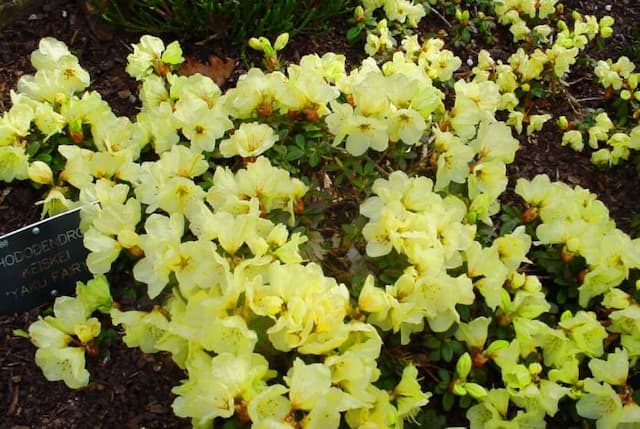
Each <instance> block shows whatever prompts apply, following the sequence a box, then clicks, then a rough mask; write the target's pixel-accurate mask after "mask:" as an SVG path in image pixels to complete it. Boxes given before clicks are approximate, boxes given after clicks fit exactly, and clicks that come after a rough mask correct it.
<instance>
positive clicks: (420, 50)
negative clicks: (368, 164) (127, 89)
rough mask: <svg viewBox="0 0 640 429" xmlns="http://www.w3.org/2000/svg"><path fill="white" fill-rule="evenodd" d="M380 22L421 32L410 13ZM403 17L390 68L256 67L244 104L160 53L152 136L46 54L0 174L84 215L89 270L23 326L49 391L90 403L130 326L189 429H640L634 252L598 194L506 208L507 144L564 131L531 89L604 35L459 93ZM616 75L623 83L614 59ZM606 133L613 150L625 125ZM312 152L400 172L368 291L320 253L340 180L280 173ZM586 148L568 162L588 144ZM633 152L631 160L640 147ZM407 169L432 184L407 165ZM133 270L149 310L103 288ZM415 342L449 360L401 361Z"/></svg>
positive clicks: (134, 60)
mask: <svg viewBox="0 0 640 429" xmlns="http://www.w3.org/2000/svg"><path fill="white" fill-rule="evenodd" d="M431 3H434V4H435V2H431ZM507 3H508V2H507ZM507 3H505V4H504V5H502V4H501V5H499V6H496V13H497V14H498V16H499V17H500V21H501V22H503V23H505V24H507V25H509V26H510V27H509V28H510V30H511V32H512V33H513V35H514V38H516V39H517V40H519V38H520V37H521V36H522V35H523V34H524V33H529V32H530V31H537V32H538V33H539V34H540V36H545V35H549V34H551V33H549V29H547V28H544V27H536V28H535V29H530V28H529V27H527V25H528V24H526V20H528V19H537V20H542V19H547V18H548V17H549V16H550V15H551V14H553V13H554V12H553V11H554V10H555V7H556V6H555V2H519V3H518V2H516V3H518V4H515V3H513V2H511V3H513V4H511V5H510V6H509V5H508V4H507ZM534 3H535V4H534ZM364 6H365V8H364V9H363V11H364V12H363V13H369V14H371V13H373V11H376V10H384V11H385V13H386V14H387V16H388V19H389V20H391V21H397V22H403V21H404V22H407V23H408V24H409V25H413V24H414V23H415V22H416V21H417V20H419V19H420V18H421V13H420V12H419V10H418V9H417V8H415V4H413V3H412V2H406V1H396V2H394V1H385V2H365V5H364ZM383 22H384V21H382V22H381V23H380V24H378V26H377V27H376V28H377V35H376V34H374V35H371V36H370V37H368V38H367V50H368V52H369V53H370V54H372V55H380V56H377V57H373V56H372V57H369V58H367V59H365V60H364V61H363V62H362V63H361V64H359V65H358V66H357V67H355V68H353V69H352V70H347V68H346V65H345V62H346V59H345V58H344V56H341V55H336V54H333V53H328V54H325V55H323V56H318V55H307V56H304V57H303V58H301V59H300V62H299V64H289V65H288V66H287V67H286V68H284V69H283V70H282V71H271V72H264V71H262V70H260V69H257V68H252V69H251V70H249V71H248V72H247V73H246V74H244V75H242V76H240V77H239V79H238V81H237V83H236V84H235V86H233V87H232V88H229V89H228V90H226V91H224V92H223V91H222V90H221V89H220V88H219V87H218V86H217V85H216V84H215V83H214V82H213V81H212V80H211V79H209V78H207V77H204V76H201V75H198V74H196V75H193V76H189V77H185V76H180V75H178V74H177V72H176V69H177V67H178V66H179V65H180V63H181V62H182V61H183V57H182V51H181V48H180V46H179V44H177V43H175V42H174V43H171V44H168V45H165V44H164V43H163V42H162V41H160V40H159V39H157V38H154V37H152V36H143V37H142V38H141V40H140V43H138V44H136V45H134V49H133V52H132V53H131V55H130V56H129V58H128V61H129V62H128V66H127V71H128V72H129V74H130V75H131V76H132V77H133V78H135V79H137V80H138V81H139V82H140V93H139V99H140V102H141V106H140V110H139V112H138V114H137V115H136V117H135V118H132V119H129V118H123V117H117V116H116V115H115V114H113V112H112V111H111V109H110V107H109V106H108V104H107V103H106V102H104V101H103V100H102V99H101V97H100V95H99V94H98V93H96V92H93V91H86V87H87V85H88V83H89V76H88V74H86V72H85V71H84V70H83V69H82V68H81V67H80V66H79V65H78V61H77V59H76V58H75V57H74V56H73V55H71V53H70V52H69V50H68V49H67V47H66V46H65V45H64V44H62V43H61V42H59V41H57V40H54V39H43V40H42V41H41V43H40V47H39V49H38V50H37V51H36V52H35V53H34V54H33V57H32V61H33V64H34V67H36V70H37V71H36V73H35V74H34V75H32V76H30V75H28V76H24V77H23V78H22V79H21V81H20V83H19V85H18V92H12V101H13V106H12V107H11V109H10V110H9V111H7V112H5V114H4V115H3V117H2V119H1V121H0V164H1V165H2V166H3V168H2V173H1V174H2V176H1V177H0V178H1V179H2V180H5V181H11V180H15V179H18V180H22V179H27V178H29V179H30V180H31V181H33V182H34V183H37V184H38V185H39V186H40V187H41V189H43V190H44V192H45V193H44V197H43V201H42V205H43V216H44V215H47V214H55V213H59V212H62V211H64V210H66V209H68V208H72V207H78V206H80V207H82V210H81V229H82V231H83V234H84V244H85V247H86V248H87V249H88V250H89V255H88V258H87V266H88V267H89V270H90V271H91V272H92V273H93V275H94V279H92V280H90V281H88V282H87V283H86V284H83V283H79V284H78V285H77V289H76V296H75V297H59V298H57V300H56V302H55V304H54V306H53V314H52V315H50V316H46V317H44V318H41V319H39V320H37V321H36V322H34V323H33V324H32V325H31V327H30V329H29V334H30V337H31V341H32V342H33V344H34V345H35V346H36V347H37V351H36V363H37V365H38V366H39V367H40V368H41V369H42V371H43V373H44V375H45V377H47V378H48V379H50V380H62V381H64V382H65V383H66V384H67V385H68V386H69V387H71V388H81V387H83V386H86V385H87V384H88V383H90V374H89V373H88V372H87V370H86V369H85V359H86V356H87V355H89V356H91V355H92V354H94V352H95V347H96V345H97V343H98V339H99V338H100V335H101V332H102V331H103V325H102V324H101V321H105V320H106V318H110V321H111V323H112V324H113V325H115V326H117V327H118V329H120V330H121V332H122V341H123V342H124V343H125V344H127V345H128V346H129V347H138V348H140V349H141V350H142V351H143V352H145V353H159V352H163V353H168V354H170V356H171V358H172V359H173V361H174V362H175V364H176V365H177V366H178V367H180V368H181V369H183V370H184V376H185V378H184V379H183V380H182V381H181V383H180V385H179V386H175V387H174V388H173V393H175V395H176V398H175V401H174V403H173V409H174V412H175V413H176V415H178V416H182V417H185V418H189V419H191V422H192V424H193V426H194V427H198V428H209V427H214V426H215V425H216V424H219V423H220V422H221V421H230V422H233V424H239V425H240V424H243V425H249V424H251V427H255V428H287V427H304V428H313V427H321V428H338V427H344V426H349V427H354V428H359V427H397V428H401V427H403V426H404V425H405V424H414V422H419V424H425V420H424V419H427V420H428V419H429V417H424V416H428V414H427V413H428V412H429V411H430V410H434V409H438V410H439V409H445V410H447V411H448V410H450V409H451V407H453V406H454V404H455V403H456V401H457V404H458V405H459V408H456V410H458V411H463V410H465V409H466V411H464V412H461V413H459V415H460V416H462V415H463V414H464V415H465V416H466V419H467V421H468V424H469V425H470V427H472V428H485V427H507V426H508V427H514V428H518V427H540V428H542V427H545V426H546V424H547V422H549V421H552V419H554V418H558V417H559V416H561V415H562V413H563V412H564V410H566V409H571V410H573V412H574V413H575V415H576V416H579V417H581V418H585V419H590V420H594V421H595V422H596V423H595V424H596V426H597V427H603V428H609V427H611V428H613V427H618V425H621V426H623V427H624V425H627V424H628V425H632V424H637V422H638V420H639V418H638V413H639V411H638V409H639V408H638V405H637V403H636V401H635V399H634V393H635V390H634V389H635V386H633V381H632V378H633V377H634V376H637V372H636V371H635V369H634V364H635V362H636V360H637V358H638V356H640V346H639V345H640V338H638V335H640V334H639V332H640V329H638V328H639V327H640V310H639V308H640V306H639V304H638V296H637V293H636V289H637V287H636V282H637V279H638V269H640V242H638V240H637V239H632V238H630V237H629V236H628V235H627V234H625V233H623V232H622V231H621V230H619V229H617V228H616V225H615V223H614V222H613V220H611V218H610V217H609V213H608V210H607V209H606V207H605V206H604V204H603V203H602V202H600V201H599V200H598V199H597V198H596V196H595V195H594V194H592V193H590V192H589V191H588V190H586V189H583V188H580V187H575V188H572V187H570V186H568V185H566V184H563V183H560V182H553V181H551V180H550V179H549V178H548V177H547V176H544V175H540V176H536V177H534V178H532V179H530V180H525V179H518V180H517V183H516V186H515V193H516V195H517V196H519V198H520V199H521V201H520V204H521V205H522V210H521V213H519V212H518V216H515V217H513V218H512V219H509V213H513V210H515V209H511V210H512V211H511V212H510V211H509V210H507V208H505V207H504V206H502V205H501V203H500V198H501V197H502V196H503V194H504V192H505V190H506V189H507V184H508V178H507V175H506V171H507V165H508V164H510V163H512V162H513V161H514V158H515V155H516V152H517V150H518V149H519V147H520V143H519V141H518V140H517V139H516V138H515V137H514V136H513V131H515V132H516V133H523V132H524V133H526V134H527V135H533V134H534V133H536V132H537V131H539V130H540V129H541V127H543V126H544V125H545V124H546V123H547V122H548V121H549V120H550V119H551V115H550V114H548V113H544V112H538V113H532V114H529V113H528V112H527V113H526V115H525V112H523V111H521V110H519V109H520V105H521V100H520V98H519V97H521V96H522V94H523V93H526V92H527V91H525V90H524V89H525V88H526V85H529V86H530V85H532V84H533V85H535V84H536V83H539V82H547V81H548V79H556V78H558V79H560V78H562V76H564V75H565V74H566V72H567V70H568V69H569V67H570V66H571V65H572V64H573V61H574V59H575V57H576V55H577V54H578V52H579V51H580V50H581V49H583V48H584V46H585V45H586V43H587V42H588V41H589V40H591V39H593V38H595V37H596V35H597V33H598V32H604V33H606V28H608V27H607V22H605V21H604V20H601V21H600V22H598V21H597V20H595V18H591V17H582V16H576V17H575V19H574V27H573V29H572V30H570V29H569V27H568V26H567V25H566V24H565V25H559V26H558V32H557V38H556V39H555V42H552V41H551V38H549V39H548V43H549V44H550V46H549V47H548V48H545V49H542V48H536V49H534V50H530V51H525V50H518V51H517V52H516V53H514V54H513V55H512V56H511V57H510V58H509V60H508V61H507V62H501V61H494V60H493V59H492V58H491V56H490V55H489V53H488V52H486V51H482V52H480V53H479V55H478V61H477V66H476V67H475V68H473V70H472V71H471V72H470V73H469V74H467V75H466V76H465V77H464V78H463V77H459V75H457V74H456V71H457V70H458V69H459V68H460V67H461V64H462V61H461V60H460V59H459V58H457V57H456V56H455V55H454V54H453V53H452V52H451V51H449V50H447V49H445V45H444V43H442V41H441V40H439V39H436V38H431V39H427V40H425V41H423V42H422V43H420V42H418V39H417V37H415V36H408V37H405V38H404V39H403V40H395V39H394V38H393V35H392V34H391V33H390V32H388V28H387V27H386V24H384V23H383ZM376 37H377V39H376ZM384 46H387V47H389V46H394V52H393V53H392V54H391V55H387V54H384V55H383V54H382V52H379V51H383V50H384ZM599 67H600V68H599V74H600V76H601V79H603V80H604V79H608V80H607V82H610V83H609V84H610V85H612V86H613V85H616V82H617V80H616V78H615V76H612V75H611V76H609V74H607V73H606V68H607V67H613V63H611V64H608V63H607V64H602V65H600V66H599ZM617 68H618V69H620V70H619V71H618V72H619V73H623V75H621V76H624V78H625V79H628V78H629V77H630V76H631V74H630V73H631V71H630V67H629V66H625V63H624V62H621V63H619V64H618V66H617ZM550 76H555V77H554V78H552V77H550ZM607 76H608V77H607ZM545 79H547V80H545ZM448 96H450V97H451V99H450V100H448V99H447V97H448ZM447 106H449V107H447ZM503 113H504V115H503ZM501 115H502V116H501ZM499 117H503V118H504V119H505V121H502V120H499V119H498V118H499ZM598 118H599V119H598V120H597V121H596V122H595V124H594V126H593V127H592V128H593V130H591V129H590V130H589V131H587V133H588V134H589V139H590V143H589V144H590V145H591V146H593V147H594V148H595V146H597V145H598V144H600V143H601V142H603V141H605V140H606V139H607V138H608V137H607V136H608V133H610V131H612V129H613V128H612V127H611V124H610V120H609V119H608V117H605V116H599V117H598ZM294 131H295V133H297V132H300V133H301V134H302V135H304V134H305V133H307V134H309V135H313V138H310V139H309V141H310V142H311V143H310V144H311V145H316V146H315V147H314V148H315V149H318V150H319V151H320V152H321V153H322V154H323V156H321V157H320V158H319V159H317V160H316V161H317V164H319V166H320V168H326V169H327V171H329V172H335V171H336V170H335V168H336V167H335V165H336V164H337V165H338V166H339V167H337V168H344V169H348V168H349V167H348V165H350V164H348V163H349V162H354V161H353V160H361V159H367V158H370V157H371V156H376V155H380V156H387V158H380V159H381V160H383V159H384V161H381V162H380V164H377V167H378V169H377V170H376V169H375V168H373V172H374V174H376V173H379V176H380V177H377V178H376V179H375V180H371V181H370V182H367V181H366V180H363V181H360V182H359V181H357V180H355V179H354V180H353V182H352V184H353V186H354V189H355V191H354V193H355V194H358V195H359V196H360V197H361V199H360V200H359V201H358V202H359V210H358V211H359V217H358V219H357V220H353V219H348V220H347V221H348V222H351V221H353V223H354V225H347V226H349V227H351V229H352V230H355V231H356V234H355V236H356V238H355V239H353V243H349V245H350V246H351V248H349V249H348V251H346V253H347V255H348V259H350V262H351V263H352V265H353V266H352V267H351V268H350V269H351V271H350V272H349V274H350V275H349V276H348V277H339V278H338V277H333V276H331V275H330V274H329V271H328V270H327V269H326V268H327V265H326V261H323V258H322V257H313V256H312V255H314V253H313V250H314V249H315V250H317V248H318V247H321V246H319V245H318V242H317V241H318V236H320V237H322V235H320V234H319V233H318V231H314V230H313V227H316V226H317V225H318V223H317V221H316V223H314V222H310V221H309V220H308V219H309V217H308V213H307V212H306V211H305V205H306V203H307V202H317V201H316V200H313V198H314V197H313V195H314V194H317V193H320V192H322V191H324V190H326V189H328V188H331V185H332V179H334V178H335V176H334V177H330V175H329V174H325V176H324V177H323V182H322V183H320V182H319V181H318V180H317V179H316V178H315V176H314V177H311V178H310V177H306V176H304V177H303V175H301V177H295V176H294V175H292V173H291V172H292V171H294V170H296V169H295V168H291V167H292V165H294V164H292V163H288V162H289V161H295V160H297V159H302V161H300V162H299V163H298V164H295V167H296V168H297V170H298V171H300V170H304V169H303V167H304V165H303V164H304V162H305V158H304V157H303V156H302V155H301V156H299V157H297V158H296V157H292V158H293V159H287V160H286V161H287V162H283V161H282V158H281V157H279V155H280V154H282V153H283V152H282V150H283V148H284V149H286V150H288V149H289V148H290V147H291V146H292V145H297V144H298V141H299V140H300V139H299V138H298V139H297V140H296V137H295V133H294ZM298 135H300V134H298ZM578 137H580V138H581V137H582V136H577V135H570V136H569V137H567V136H566V135H565V137H564V138H563V142H565V143H567V144H571V145H572V146H575V147H576V148H577V147H579V146H580V144H582V141H581V140H580V141H578ZM635 137H637V136H636V135H635V134H633V133H632V134H630V137H629V139H628V141H627V140H625V138H623V137H622V136H618V137H616V139H617V140H616V141H619V142H621V143H620V145H618V146H621V147H622V146H624V147H627V148H628V149H634V144H635V143H634V142H635V140H634V139H635ZM611 138H613V137H611ZM565 139H566V141H565ZM625 141H627V143H629V144H626V143H624V142H625ZM623 143H624V144H623ZM305 144H306V141H305ZM625 145H626V146H625ZM296 147H299V146H296ZM305 147H307V148H309V147H313V146H305ZM623 152H624V151H623ZM625 153H626V152H625ZM389 154H395V155H389ZM398 154H411V156H413V157H414V159H415V160H416V161H415V162H416V163H415V164H411V165H410V166H409V167H407V168H400V165H401V163H400V162H397V163H396V161H398V159H394V158H393V156H398V158H400V156H401V155H398ZM296 156H297V155H296ZM407 159H408V158H407ZM404 160H405V161H406V159H404ZM330 165H331V168H334V170H330V169H329V166H330ZM351 165H354V164H351ZM405 166H406V163H405ZM415 166H418V167H416V168H413V167H415ZM314 167H315V165H314ZM304 171H307V170H304ZM347 173H348V174H351V175H352V176H354V177H355V178H356V179H358V178H359V177H357V176H358V174H362V171H355V170H354V171H348V172H347ZM363 183H364V184H365V185H361V184H363ZM369 183H370V186H369ZM358 184H360V185H358ZM358 186H360V187H358ZM333 191H334V192H337V191H336V190H335V189H334V190H333ZM332 197H333V198H338V197H339V196H338V195H337V194H335V195H332ZM360 221H362V222H361V224H360V227H358V226H357V225H359V224H358V222H360ZM347 226H343V229H344V230H349V228H347ZM322 241H324V237H322ZM328 241H329V240H328ZM354 243H355V244H354ZM320 254H321V255H322V252H320ZM356 265H357V267H356ZM356 268H357V271H356ZM123 269H124V270H127V271H128V272H130V275H131V276H132V281H135V284H136V286H137V287H139V288H140V291H139V293H140V294H146V297H145V300H149V301H150V302H151V303H152V306H149V307H146V310H145V309H142V308H126V307H125V306H123V305H121V304H119V303H117V302H113V298H112V293H113V295H114V296H116V294H115V293H114V292H116V291H117V287H118V285H116V284H113V285H111V287H110V286H109V283H108V281H107V278H108V277H109V275H110V274H111V273H113V272H114V271H116V272H119V270H123ZM558 273H560V274H561V275H559V274H558ZM554 276H556V277H557V278H554ZM560 298H562V299H560ZM434 342H435V344H436V346H434V347H432V346H430V344H434ZM415 344H418V345H420V347H423V346H422V345H421V344H424V347H423V348H431V349H433V350H432V353H431V354H429V358H427V360H428V359H431V361H428V362H427V363H425V362H424V361H420V360H418V359H414V358H415V357H416V356H413V355H412V354H411V353H405V351H407V350H412V349H411V347H413V346H415ZM397 350H401V351H402V353H401V354H402V358H400V359H395V358H394V357H393V353H397ZM436 364H437V365H440V366H441V367H439V368H438V369H439V371H437V374H435V373H434V374H432V373H431V372H430V368H431V367H432V366H435V365H436ZM425 375H426V376H428V377H425ZM431 380H432V381H433V383H431ZM447 403H448V404H449V405H446V404H447ZM463 404H465V405H464V406H463ZM447 407H448V408H447ZM630 427H631V426H630Z"/></svg>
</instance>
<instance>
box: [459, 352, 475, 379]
mask: <svg viewBox="0 0 640 429" xmlns="http://www.w3.org/2000/svg"><path fill="white" fill-rule="evenodd" d="M470 371H471V355H470V354H469V353H465V354H463V355H462V356H460V358H459V359H458V363H456V373H457V374H458V378H460V379H463V380H464V379H465V378H467V376H468V375H469V372H470Z"/></svg>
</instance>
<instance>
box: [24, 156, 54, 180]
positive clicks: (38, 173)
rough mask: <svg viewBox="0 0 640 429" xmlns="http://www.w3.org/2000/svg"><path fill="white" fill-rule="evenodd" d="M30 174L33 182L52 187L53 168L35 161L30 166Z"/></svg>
mask: <svg viewBox="0 0 640 429" xmlns="http://www.w3.org/2000/svg"><path fill="white" fill-rule="evenodd" d="M28 174H29V179H31V181H32V182H36V183H40V184H41V185H50V184H52V183H53V172H52V171H51V167H49V166H48V165H47V164H45V163H44V162H42V161H33V162H32V163H31V164H29V170H28Z"/></svg>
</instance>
